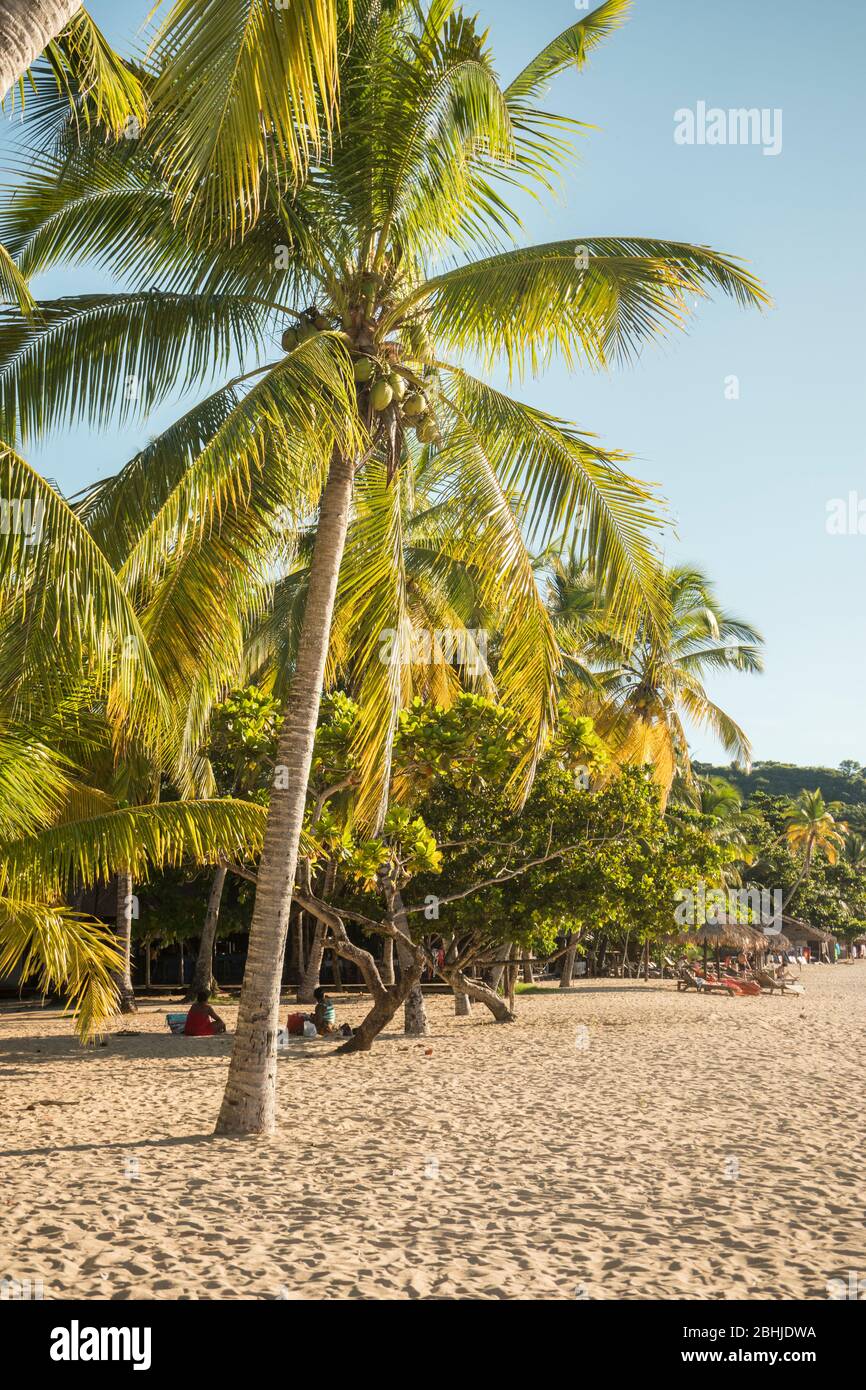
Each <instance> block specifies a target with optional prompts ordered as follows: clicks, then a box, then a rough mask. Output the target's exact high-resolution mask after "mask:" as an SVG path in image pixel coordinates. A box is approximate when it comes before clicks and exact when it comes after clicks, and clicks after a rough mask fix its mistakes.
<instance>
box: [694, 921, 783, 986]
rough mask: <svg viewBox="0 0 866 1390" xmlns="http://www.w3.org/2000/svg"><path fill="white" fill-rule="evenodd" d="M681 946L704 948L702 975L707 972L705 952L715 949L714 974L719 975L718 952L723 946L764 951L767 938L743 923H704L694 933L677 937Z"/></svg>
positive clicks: (736, 949)
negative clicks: (700, 944) (697, 945)
mask: <svg viewBox="0 0 866 1390" xmlns="http://www.w3.org/2000/svg"><path fill="white" fill-rule="evenodd" d="M679 940H680V942H681V943H682V944H683V945H694V944H695V943H696V942H701V943H702V944H703V948H704V974H706V970H707V952H708V951H709V950H710V949H715V953H716V972H717V973H718V974H719V975H721V958H720V952H721V948H722V947H723V946H729V947H732V948H733V950H735V951H765V950H766V949H767V947H766V941H767V938H766V937H765V936H764V934H763V932H759V931H755V928H754V927H750V926H748V925H747V924H746V923H745V922H727V921H726V922H706V923H705V924H704V925H703V926H702V927H698V928H697V930H695V931H688V932H683V933H682V934H681V936H680V937H679Z"/></svg>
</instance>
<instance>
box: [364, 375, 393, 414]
mask: <svg viewBox="0 0 866 1390" xmlns="http://www.w3.org/2000/svg"><path fill="white" fill-rule="evenodd" d="M393 399H394V392H393V390H392V389H391V386H390V384H389V383H388V382H387V381H377V382H376V385H375V386H374V387H373V389H372V391H371V392H370V400H371V401H372V403H373V409H374V410H387V409H388V406H389V405H390V404H391V402H392V401H393Z"/></svg>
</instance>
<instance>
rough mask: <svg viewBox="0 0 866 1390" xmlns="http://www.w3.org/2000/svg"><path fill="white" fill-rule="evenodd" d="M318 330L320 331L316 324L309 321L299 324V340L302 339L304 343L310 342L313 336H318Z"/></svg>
mask: <svg viewBox="0 0 866 1390" xmlns="http://www.w3.org/2000/svg"><path fill="white" fill-rule="evenodd" d="M318 331H319V330H318V329H317V328H316V327H315V325H314V324H312V323H309V322H307V323H302V324H299V326H298V338H299V340H300V341H301V342H302V343H308V342H309V341H310V339H311V338H315V337H316V335H317V334H318Z"/></svg>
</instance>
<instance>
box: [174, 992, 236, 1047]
mask: <svg viewBox="0 0 866 1390" xmlns="http://www.w3.org/2000/svg"><path fill="white" fill-rule="evenodd" d="M183 1031H184V1034H185V1035H186V1037H188V1038H211V1037H213V1035H214V1034H215V1033H224V1032H225V1031H226V1026H225V1023H224V1022H223V1020H222V1019H221V1018H220V1016H219V1014H218V1013H217V1012H216V1010H215V1009H212V1008H211V1006H210V1004H209V1003H208V992H207V990H203V991H202V992H201V994H199V995H197V996H196V1001H195V1003H194V1004H193V1006H192V1008H191V1009H190V1011H189V1013H188V1014H187V1016H186V1023H185V1025H184V1030H183Z"/></svg>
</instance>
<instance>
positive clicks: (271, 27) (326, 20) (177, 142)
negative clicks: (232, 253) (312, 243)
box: [154, 0, 337, 240]
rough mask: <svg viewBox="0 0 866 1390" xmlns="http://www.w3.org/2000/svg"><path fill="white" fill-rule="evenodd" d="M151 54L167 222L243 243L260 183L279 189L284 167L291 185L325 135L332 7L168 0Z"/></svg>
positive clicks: (333, 75) (332, 74) (300, 2)
mask: <svg viewBox="0 0 866 1390" xmlns="http://www.w3.org/2000/svg"><path fill="white" fill-rule="evenodd" d="M154 57H155V61H156V63H157V66H158V67H159V70H160V76H159V79H158V80H157V83H156V87H155V91H154V105H155V109H156V114H157V117H158V126H157V135H156V137H155V144H156V149H157V151H158V154H159V156H160V158H161V159H163V160H164V162H165V166H166V173H167V176H168V177H169V179H170V180H171V182H172V184H173V187H174V189H175V200H174V205H175V215H176V217H177V218H178V219H179V220H181V221H187V220H190V219H192V218H193V217H195V218H196V219H197V220H200V221H201V223H202V224H203V225H204V226H205V228H206V229H209V230H210V231H212V232H217V233H219V234H223V233H227V234H228V235H229V237H230V238H231V239H232V240H234V239H236V238H237V237H242V236H243V235H244V234H245V233H246V232H247V231H248V230H249V228H250V227H251V226H252V225H253V224H254V223H255V222H256V220H257V218H258V216H259V213H260V211H261V206H262V191H263V188H264V186H265V184H266V182H268V181H271V182H274V183H276V184H277V185H283V186H284V185H285V183H286V168H287V170H288V174H289V176H293V177H294V179H295V180H297V179H298V178H299V177H300V176H301V175H302V173H303V172H304V171H305V169H306V168H307V166H308V163H309V160H310V157H311V155H313V154H314V153H316V152H318V151H320V150H321V148H322V146H323V142H324V141H325V140H326V139H327V138H328V137H329V134H330V131H331V127H332V119H333V112H334V103H335V99H336V94H337V18H336V5H335V3H334V0H292V3H291V4H290V5H283V6H277V5H275V4H274V3H273V0H175V3H174V4H173V5H172V7H171V10H170V12H169V13H168V15H167V17H166V20H165V22H164V24H163V27H162V29H161V31H160V34H159V36H158V38H157V40H156V43H155V46H154ZM284 160H285V165H284V162H283V161H284Z"/></svg>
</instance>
